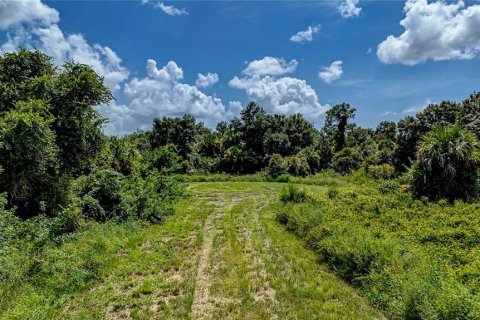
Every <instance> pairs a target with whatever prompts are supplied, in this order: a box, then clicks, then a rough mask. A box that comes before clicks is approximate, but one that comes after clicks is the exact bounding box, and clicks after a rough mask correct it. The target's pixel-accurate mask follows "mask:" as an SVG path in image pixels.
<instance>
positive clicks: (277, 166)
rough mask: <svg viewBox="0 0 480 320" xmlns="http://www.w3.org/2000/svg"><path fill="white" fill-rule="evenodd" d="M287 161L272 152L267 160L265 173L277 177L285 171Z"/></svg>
mask: <svg viewBox="0 0 480 320" xmlns="http://www.w3.org/2000/svg"><path fill="white" fill-rule="evenodd" d="M287 169H288V166H287V162H286V161H285V159H284V158H283V157H282V156H281V155H279V154H278V153H274V154H272V156H271V157H270V160H269V161H268V167H267V174H268V175H269V176H270V177H272V178H273V179H276V178H278V177H279V176H281V175H283V174H285V173H287Z"/></svg>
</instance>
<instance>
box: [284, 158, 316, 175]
mask: <svg viewBox="0 0 480 320" xmlns="http://www.w3.org/2000/svg"><path fill="white" fill-rule="evenodd" d="M287 163H288V173H290V174H291V175H294V176H302V177H304V176H306V175H308V174H310V167H309V165H308V161H307V158H305V157H304V156H300V155H295V156H291V157H288V158H287Z"/></svg>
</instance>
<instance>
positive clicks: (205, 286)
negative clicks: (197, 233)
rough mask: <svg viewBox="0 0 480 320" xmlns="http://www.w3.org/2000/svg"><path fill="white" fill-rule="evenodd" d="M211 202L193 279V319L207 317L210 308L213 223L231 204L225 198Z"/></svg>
mask: <svg viewBox="0 0 480 320" xmlns="http://www.w3.org/2000/svg"><path fill="white" fill-rule="evenodd" d="M209 204H213V205H214V206H215V209H214V211H213V213H212V214H210V215H209V216H208V217H207V219H206V220H205V224H204V226H203V245H202V249H201V251H200V259H199V262H198V267H197V276H196V279H195V292H194V295H193V302H192V318H193V319H208V315H209V311H210V309H211V307H212V306H211V303H210V286H211V282H210V274H209V272H208V270H207V268H208V265H209V260H210V253H211V251H212V245H213V238H214V235H215V232H216V230H215V224H216V223H217V220H218V218H219V216H221V215H222V213H223V212H225V210H226V209H227V208H228V207H231V204H229V205H227V204H226V201H225V200H220V199H218V200H217V199H215V200H212V201H210V202H209Z"/></svg>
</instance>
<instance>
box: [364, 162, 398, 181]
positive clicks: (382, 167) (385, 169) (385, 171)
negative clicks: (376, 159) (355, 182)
mask: <svg viewBox="0 0 480 320" xmlns="http://www.w3.org/2000/svg"><path fill="white" fill-rule="evenodd" d="M368 174H369V175H370V176H371V177H372V178H374V179H391V178H393V175H394V174H395V167H394V166H392V165H391V164H388V163H382V164H379V165H371V166H368Z"/></svg>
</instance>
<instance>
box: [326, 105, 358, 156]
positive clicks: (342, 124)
mask: <svg viewBox="0 0 480 320" xmlns="http://www.w3.org/2000/svg"><path fill="white" fill-rule="evenodd" d="M355 111H356V109H355V108H352V107H351V106H350V105H349V104H348V103H342V104H337V105H336V106H334V107H333V108H331V109H330V110H328V111H327V115H326V117H325V127H326V128H332V127H333V126H334V125H336V128H335V129H336V130H335V133H334V136H335V150H336V151H337V152H338V151H340V150H342V149H343V148H344V147H345V129H346V127H347V124H348V119H350V118H354V117H355Z"/></svg>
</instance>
